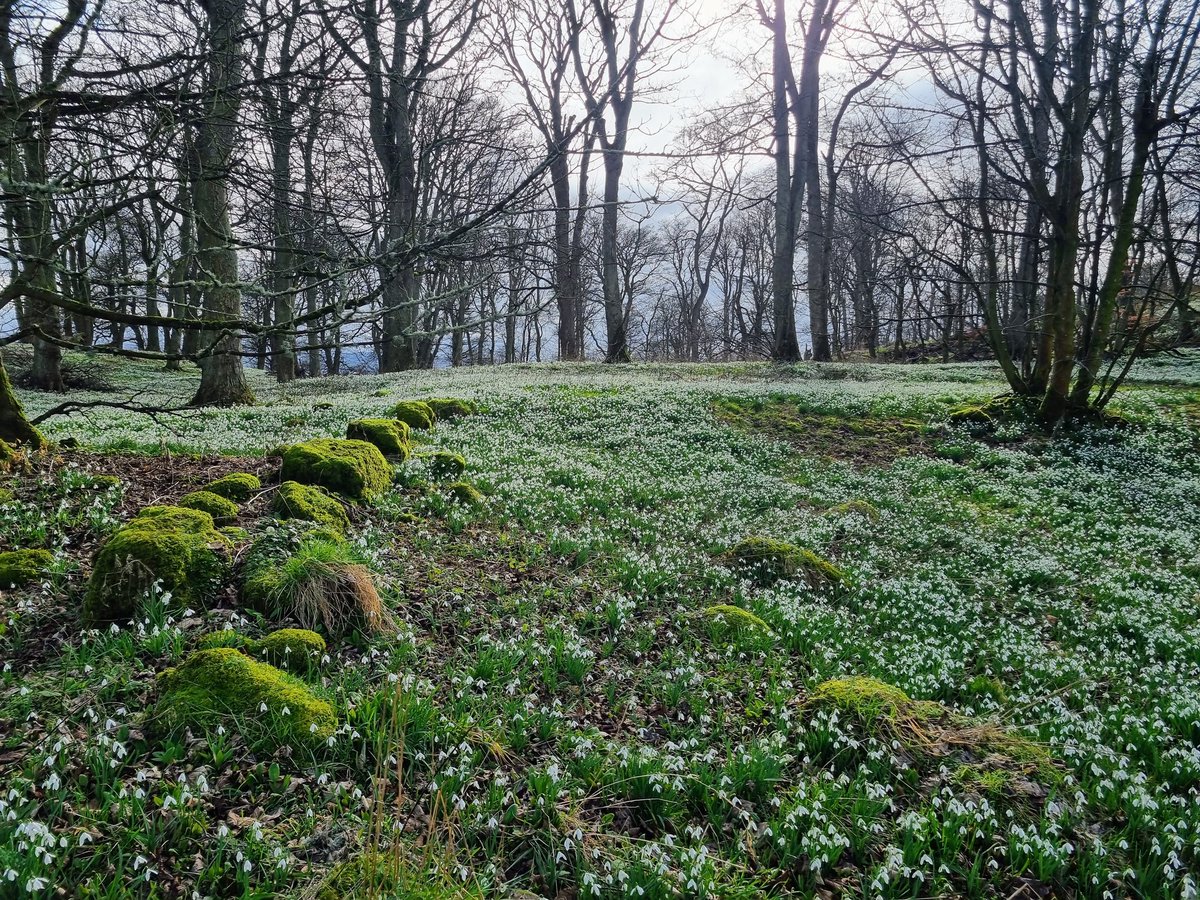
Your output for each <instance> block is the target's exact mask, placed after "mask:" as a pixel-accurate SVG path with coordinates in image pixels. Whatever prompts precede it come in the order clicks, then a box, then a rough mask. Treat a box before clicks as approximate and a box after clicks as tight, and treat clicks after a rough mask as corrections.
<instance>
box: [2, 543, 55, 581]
mask: <svg viewBox="0 0 1200 900" xmlns="http://www.w3.org/2000/svg"><path fill="white" fill-rule="evenodd" d="M53 565H54V554H53V553H51V552H50V551H49V550H10V551H8V552H7V553H0V588H9V587H24V586H25V585H27V584H30V583H31V582H34V581H37V580H38V579H39V578H41V577H42V575H44V574H45V573H46V572H47V571H48V570H49V569H50V567H51V566H53Z"/></svg>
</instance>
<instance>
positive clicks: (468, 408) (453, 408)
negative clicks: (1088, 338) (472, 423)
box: [425, 397, 479, 422]
mask: <svg viewBox="0 0 1200 900" xmlns="http://www.w3.org/2000/svg"><path fill="white" fill-rule="evenodd" d="M425 403H426V404H428V406H429V408H430V409H432V410H433V418H434V421H435V422H449V421H451V420H452V419H461V418H462V417H463V416H473V415H475V414H476V413H477V412H479V405H478V404H477V403H476V402H475V401H474V400H463V399H461V398H459V397H434V398H432V399H430V400H426V401H425Z"/></svg>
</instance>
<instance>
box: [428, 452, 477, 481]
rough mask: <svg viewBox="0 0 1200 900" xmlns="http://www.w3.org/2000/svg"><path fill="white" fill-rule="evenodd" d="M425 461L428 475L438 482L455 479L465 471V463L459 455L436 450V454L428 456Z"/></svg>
mask: <svg viewBox="0 0 1200 900" xmlns="http://www.w3.org/2000/svg"><path fill="white" fill-rule="evenodd" d="M427 459H428V460H429V472H430V474H431V475H433V477H434V478H437V479H438V480H444V479H447V478H457V477H458V476H460V475H462V473H463V472H465V471H467V461H466V459H464V458H463V456H462V455H461V454H459V453H452V452H451V451H449V450H438V451H437V452H436V453H431V454H429V456H428V457H427Z"/></svg>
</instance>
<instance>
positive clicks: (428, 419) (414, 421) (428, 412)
mask: <svg viewBox="0 0 1200 900" xmlns="http://www.w3.org/2000/svg"><path fill="white" fill-rule="evenodd" d="M388 415H389V416H391V417H392V418H393V419H399V420H400V421H401V422H404V423H406V424H407V425H408V427H409V428H418V429H421V430H422V431H428V430H429V429H430V428H432V427H433V424H434V422H436V421H437V414H436V413H435V412H434V411H433V407H432V406H430V405H429V404H428V403H426V402H425V401H424V400H401V401H400V402H399V403H397V404H396V405H395V406H393V407H392V408H391V409H390V410H388Z"/></svg>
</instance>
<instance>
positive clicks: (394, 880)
mask: <svg viewBox="0 0 1200 900" xmlns="http://www.w3.org/2000/svg"><path fill="white" fill-rule="evenodd" d="M402 852H403V851H402V848H400V847H396V848H393V850H392V852H390V853H384V852H381V851H378V850H367V851H364V852H362V853H359V854H357V855H355V856H353V857H351V858H350V859H347V860H343V861H342V862H340V863H338V864H337V865H336V866H335V867H334V868H333V869H332V870H331V871H330V873H329V875H328V876H327V878H326V880H325V882H324V884H322V885H321V887H320V888H319V889H318V890H317V893H316V900H378V898H382V897H395V898H397V900H399V898H403V900H481V898H482V897H483V893H482V892H481V891H479V890H478V889H477V888H475V887H474V885H471V884H466V885H464V884H456V883H455V882H454V880H453V877H452V875H451V874H450V873H443V874H439V873H437V872H430V871H428V870H426V869H425V868H424V867H421V868H418V867H416V866H413V865H412V864H410V863H409V862H408V861H407V860H406V859H403V858H400V857H399V856H397V854H399V853H402Z"/></svg>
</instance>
